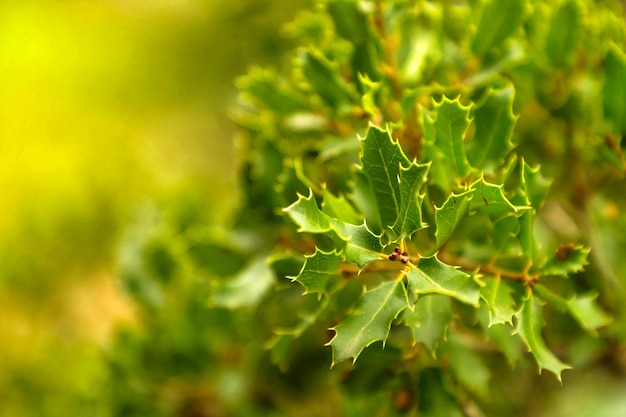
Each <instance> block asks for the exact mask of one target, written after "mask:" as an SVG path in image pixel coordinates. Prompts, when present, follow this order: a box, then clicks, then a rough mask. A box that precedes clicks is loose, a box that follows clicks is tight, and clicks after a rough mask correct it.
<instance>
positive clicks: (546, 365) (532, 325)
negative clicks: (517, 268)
mask: <svg viewBox="0 0 626 417" xmlns="http://www.w3.org/2000/svg"><path fill="white" fill-rule="evenodd" d="M541 310H542V305H541V302H540V301H539V299H537V298H536V297H533V294H532V293H529V294H528V298H526V299H525V301H524V305H523V306H522V310H521V311H520V312H519V314H518V322H517V328H516V332H517V334H519V335H520V337H521V338H522V340H523V341H524V343H525V344H526V346H527V347H528V350H529V351H530V352H531V353H532V355H533V356H534V357H535V360H536V361H537V365H539V372H540V373H541V370H542V369H547V370H548V371H550V372H552V373H553V374H554V375H556V377H557V379H558V380H559V381H561V372H562V371H563V370H565V369H571V366H569V365H566V364H564V363H563V362H561V361H560V360H559V359H558V358H557V357H556V356H554V354H553V353H552V352H550V350H549V349H548V347H547V346H546V344H545V342H544V341H543V337H542V335H541V328H542V327H543V314H542V311H541Z"/></svg>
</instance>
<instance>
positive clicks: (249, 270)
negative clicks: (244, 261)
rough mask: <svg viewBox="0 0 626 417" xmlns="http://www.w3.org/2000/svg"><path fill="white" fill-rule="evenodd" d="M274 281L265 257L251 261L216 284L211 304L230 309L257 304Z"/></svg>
mask: <svg viewBox="0 0 626 417" xmlns="http://www.w3.org/2000/svg"><path fill="white" fill-rule="evenodd" d="M273 283H274V273H273V271H272V269H271V267H270V265H269V264H268V262H267V259H266V258H265V257H259V258H257V259H255V260H253V261H252V262H250V263H249V264H248V265H247V266H246V267H245V268H244V269H243V270H242V271H240V272H239V273H237V274H236V275H235V276H233V277H232V278H230V279H229V280H227V281H225V282H223V283H220V284H218V285H217V286H216V288H215V289H214V291H213V292H212V294H211V298H210V300H209V304H211V305H214V306H218V307H226V308H229V309H235V308H241V307H253V306H256V305H257V304H258V303H259V302H260V301H261V299H262V298H263V296H264V295H265V294H266V293H267V291H268V290H269V289H270V288H271V287H272V284H273Z"/></svg>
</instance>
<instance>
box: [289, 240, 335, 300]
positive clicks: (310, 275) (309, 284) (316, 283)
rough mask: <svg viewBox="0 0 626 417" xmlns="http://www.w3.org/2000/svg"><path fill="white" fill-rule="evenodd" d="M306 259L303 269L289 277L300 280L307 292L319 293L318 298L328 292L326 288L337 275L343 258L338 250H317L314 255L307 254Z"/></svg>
mask: <svg viewBox="0 0 626 417" xmlns="http://www.w3.org/2000/svg"><path fill="white" fill-rule="evenodd" d="M305 258H306V261H305V262H304V265H303V266H302V270H301V271H300V273H299V274H298V275H297V276H295V277H288V278H290V279H291V280H292V281H298V282H299V283H300V284H301V285H302V286H303V287H304V289H305V294H309V293H318V298H321V296H322V295H323V294H326V288H327V287H328V283H329V281H330V280H331V279H332V278H333V277H337V276H338V275H337V269H338V268H339V264H341V261H342V260H343V258H342V256H341V255H340V254H338V253H336V252H329V253H326V252H322V251H321V250H319V249H316V250H315V253H314V254H313V255H307V256H305Z"/></svg>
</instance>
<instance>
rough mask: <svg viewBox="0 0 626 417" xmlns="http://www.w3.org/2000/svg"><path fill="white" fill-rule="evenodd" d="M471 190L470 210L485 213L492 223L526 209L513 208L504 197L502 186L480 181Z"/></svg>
mask: <svg viewBox="0 0 626 417" xmlns="http://www.w3.org/2000/svg"><path fill="white" fill-rule="evenodd" d="M471 189H472V190H474V191H475V192H474V197H473V198H472V205H471V208H472V209H474V210H477V211H479V212H484V213H486V214H487V215H488V216H489V218H490V219H491V220H492V221H494V222H495V221H497V220H500V219H501V218H503V217H506V216H510V215H517V214H518V212H519V211H520V210H525V209H528V208H527V207H517V206H514V205H513V204H512V203H511V202H510V201H509V200H508V199H507V198H506V197H505V196H504V193H503V191H502V185H496V184H491V183H488V182H487V181H485V180H484V179H480V180H478V181H476V182H475V183H474V184H472V186H471Z"/></svg>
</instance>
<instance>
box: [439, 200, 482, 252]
mask: <svg viewBox="0 0 626 417" xmlns="http://www.w3.org/2000/svg"><path fill="white" fill-rule="evenodd" d="M473 195H474V191H473V190H468V191H465V192H463V193H461V194H451V195H450V196H449V197H448V198H447V200H446V201H445V202H444V203H443V205H442V206H441V207H435V224H436V225H437V230H436V231H435V239H436V240H437V247H438V248H439V247H441V245H443V244H444V243H445V242H446V241H447V240H448V238H449V237H450V236H451V235H452V232H454V229H456V227H457V226H458V225H459V223H461V220H463V219H464V218H465V216H467V213H468V212H469V207H470V202H471V201H472V196H473Z"/></svg>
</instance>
